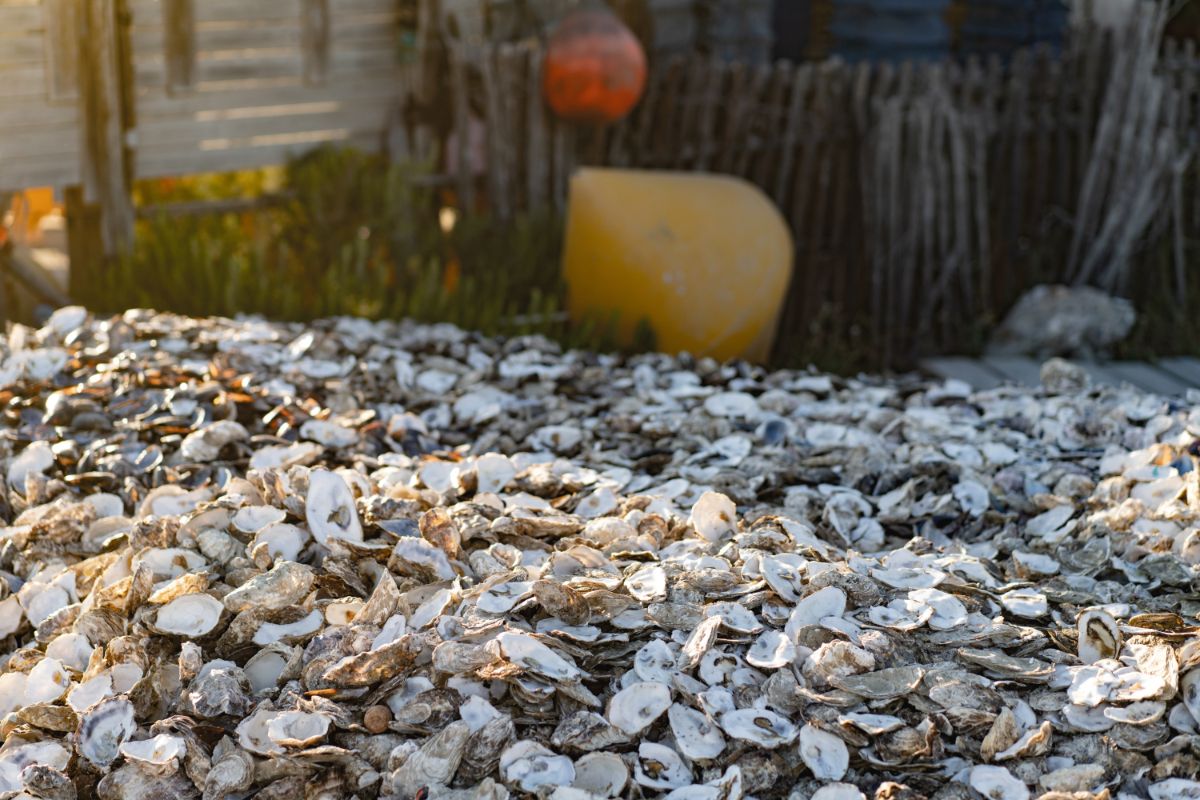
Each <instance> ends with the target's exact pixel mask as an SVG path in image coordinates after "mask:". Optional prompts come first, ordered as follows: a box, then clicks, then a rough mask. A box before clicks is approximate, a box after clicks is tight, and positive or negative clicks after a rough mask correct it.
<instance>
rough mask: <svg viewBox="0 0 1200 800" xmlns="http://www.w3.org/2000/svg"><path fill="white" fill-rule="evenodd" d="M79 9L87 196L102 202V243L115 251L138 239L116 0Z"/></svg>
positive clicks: (93, 0) (84, 3) (90, 1)
mask: <svg viewBox="0 0 1200 800" xmlns="http://www.w3.org/2000/svg"><path fill="white" fill-rule="evenodd" d="M75 1H76V9H77V13H78V15H79V54H80V64H79V67H80V69H79V77H80V116H81V119H82V122H83V125H82V131H83V147H82V154H83V165H82V167H83V199H84V201H85V202H86V203H95V204H98V205H99V207H100V244H101V248H102V251H103V253H104V255H105V256H115V255H116V254H117V253H119V252H121V251H122V250H124V249H125V248H126V247H127V246H128V245H129V243H130V242H131V241H132V239H133V202H132V200H131V198H130V194H129V186H128V183H127V181H126V176H125V141H124V139H125V131H124V127H123V125H122V120H121V105H122V101H121V95H122V91H121V85H120V75H121V70H120V67H119V61H118V44H117V19H116V10H115V2H116V0H75Z"/></svg>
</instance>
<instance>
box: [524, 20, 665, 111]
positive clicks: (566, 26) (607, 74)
mask: <svg viewBox="0 0 1200 800" xmlns="http://www.w3.org/2000/svg"><path fill="white" fill-rule="evenodd" d="M645 88H646V53H645V51H643V50H642V45H641V42H639V41H638V40H637V37H636V36H634V35H633V32H632V31H630V30H629V28H627V27H625V25H624V23H622V22H621V20H620V19H618V18H617V16H616V15H615V14H613V13H612V12H611V11H609V10H608V9H607V8H604V7H603V6H600V7H587V8H581V9H577V10H575V11H572V12H571V13H569V14H567V16H565V17H564V18H563V19H562V21H561V22H559V23H558V26H557V27H556V28H555V29H554V33H553V34H551V36H550V41H549V42H548V43H547V45H546V55H545V63H544V66H543V69H542V93H543V94H544V95H545V98H546V102H547V103H548V104H549V106H550V108H551V109H552V110H553V111H554V113H555V114H557V115H558V116H559V117H562V118H563V119H566V120H570V121H572V122H583V123H588V124H606V123H611V122H616V121H617V120H619V119H621V118H622V117H624V116H625V115H626V114H628V113H629V112H630V111H631V110H633V107H634V106H635V105H637V102H638V100H640V99H641V96H642V92H643V91H644V90H645Z"/></svg>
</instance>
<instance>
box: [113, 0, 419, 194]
mask: <svg viewBox="0 0 1200 800" xmlns="http://www.w3.org/2000/svg"><path fill="white" fill-rule="evenodd" d="M129 6H130V11H131V13H132V26H131V28H130V40H131V53H132V61H133V68H134V76H135V91H136V108H137V126H136V129H135V131H136V138H135V140H134V141H135V148H134V154H135V156H134V173H135V175H136V176H137V177H153V176H163V175H178V174H186V173H189V172H205V171H217V170H235V169H244V168H250V167H258V166H264V165H269V164H278V163H281V162H283V161H284V160H286V158H287V157H288V156H290V155H294V154H296V153H298V152H302V151H304V150H306V149H308V148H311V147H313V146H315V145H318V144H321V143H325V142H338V143H343V144H347V145H354V146H357V147H362V148H366V149H371V150H376V149H379V148H380V147H381V146H382V145H383V144H384V141H385V136H386V134H387V132H388V131H389V127H392V128H394V127H395V126H394V125H390V123H394V122H395V121H396V120H398V119H399V109H398V105H399V103H400V102H401V99H402V98H403V97H405V95H406V93H407V91H408V89H409V88H410V87H411V82H412V80H413V71H412V69H411V68H409V67H406V66H404V65H402V64H401V63H400V62H399V60H398V53H399V27H398V26H399V20H400V8H399V3H397V2H396V0H269V1H265V0H183V1H182V2H181V1H180V0H129Z"/></svg>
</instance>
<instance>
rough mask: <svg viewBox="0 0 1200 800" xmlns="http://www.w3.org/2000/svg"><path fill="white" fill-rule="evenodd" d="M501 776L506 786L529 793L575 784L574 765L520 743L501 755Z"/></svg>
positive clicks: (537, 746) (526, 741)
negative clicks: (542, 788)
mask: <svg viewBox="0 0 1200 800" xmlns="http://www.w3.org/2000/svg"><path fill="white" fill-rule="evenodd" d="M500 774H501V775H502V776H503V777H504V782H505V783H507V784H509V785H511V786H513V787H515V788H517V789H520V790H521V791H522V792H530V793H532V792H536V791H537V789H538V788H539V787H542V786H570V785H571V784H572V783H573V782H574V781H575V765H574V764H573V763H572V762H571V759H569V758H567V757H566V756H560V755H555V754H554V751H552V750H550V749H548V748H546V747H543V746H542V745H540V744H538V743H537V742H534V741H531V740H529V739H523V740H521V741H519V742H515V743H513V744H512V745H511V746H510V747H508V748H507V749H506V750H505V751H504V752H503V753H501V754H500Z"/></svg>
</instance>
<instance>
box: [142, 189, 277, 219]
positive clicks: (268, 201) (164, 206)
mask: <svg viewBox="0 0 1200 800" xmlns="http://www.w3.org/2000/svg"><path fill="white" fill-rule="evenodd" d="M290 199H291V195H290V194H282V193H281V194H264V195H260V196H259V197H229V198H225V199H222V200H194V201H190V202H186V203H157V204H154V205H145V206H139V207H138V209H137V215H138V218H139V219H147V218H153V217H159V216H168V217H187V216H196V215H200V214H227V213H234V212H241V211H257V210H259V209H263V208H273V207H275V206H280V205H283V204H284V203H286V202H287V201H288V200H290Z"/></svg>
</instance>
